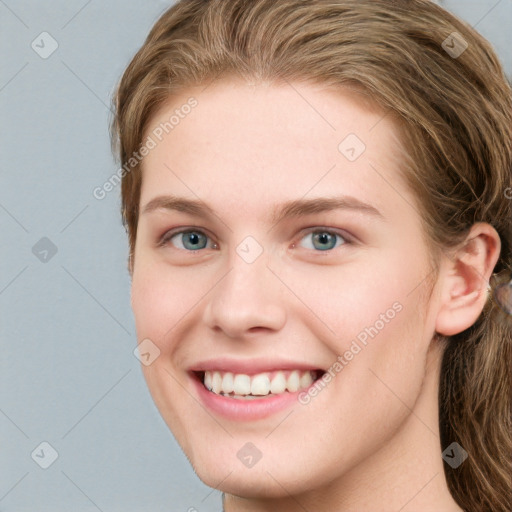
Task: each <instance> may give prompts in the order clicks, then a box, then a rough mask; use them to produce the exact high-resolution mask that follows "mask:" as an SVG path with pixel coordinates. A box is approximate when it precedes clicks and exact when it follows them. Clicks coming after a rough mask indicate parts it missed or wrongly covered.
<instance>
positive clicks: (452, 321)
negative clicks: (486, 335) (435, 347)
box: [436, 223, 501, 336]
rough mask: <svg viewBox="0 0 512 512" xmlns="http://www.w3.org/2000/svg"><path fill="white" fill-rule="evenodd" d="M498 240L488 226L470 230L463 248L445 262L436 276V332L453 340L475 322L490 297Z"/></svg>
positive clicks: (499, 245) (494, 232)
mask: <svg viewBox="0 0 512 512" xmlns="http://www.w3.org/2000/svg"><path fill="white" fill-rule="evenodd" d="M500 249H501V242H500V237H499V235H498V233H497V232H496V230H495V229H494V228H493V227H492V226H491V225H490V224H487V223H477V224H474V225H473V227H472V228H471V230H470V232H469V234H468V236H467V238H466V240H465V242H464V244H462V247H461V248H460V249H459V250H457V251H456V252H455V254H454V255H453V256H452V258H450V259H449V258H448V257H447V258H446V259H445V261H444V264H443V266H442V270H441V273H440V276H439V279H440V285H439V286H440V287H441V292H440V293H441V301H440V307H439V311H438V314H437V318H436V331H437V332H438V333H439V334H442V335H444V336H453V335H455V334H458V333H460V332H462V331H464V330H465V329H467V328H468V327H471V326H472V325H473V324H474V323H475V322H476V321H477V319H478V317H479V316H480V314H481V313H482V310H483V308H484V306H485V302H486V301H487V298H488V294H489V279H490V277H491V274H492V271H493V269H494V267H495V265H496V262H497V261H498V258H499V254H500Z"/></svg>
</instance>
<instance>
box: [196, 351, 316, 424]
mask: <svg viewBox="0 0 512 512" xmlns="http://www.w3.org/2000/svg"><path fill="white" fill-rule="evenodd" d="M278 370H303V371H306V370H320V367H318V366H312V365H309V364H305V363H302V362H297V361H295V362H294V361H289V360H287V361H286V360H281V361H276V360H275V359H274V360H269V359H254V358H253V359H250V360H249V359H247V360H240V359H232V358H218V359H210V360H208V361H203V362H199V363H197V364H195V365H193V366H192V367H190V368H189V374H190V376H191V379H192V381H193V384H194V386H195V388H196V390H197V394H198V395H199V399H200V400H201V402H202V403H203V404H204V405H205V406H206V407H207V408H208V409H209V410H210V411H212V412H214V413H216V414H219V415H221V416H223V417H225V418H227V419H230V420H234V421H254V420H258V419H263V418H267V417H269V416H271V415H273V414H276V413H278V412H280V411H283V410H284V409H286V408H287V407H290V406H292V405H294V404H297V401H298V400H297V399H298V395H299V394H300V393H304V392H306V391H307V390H305V389H303V390H300V391H295V392H293V393H292V392H288V391H287V392H284V393H280V394H279V395H269V396H268V397H265V398H257V399H255V400H242V399H236V398H228V397H225V396H222V395H217V394H215V393H213V392H212V391H209V390H208V389H206V388H205V387H204V384H203V382H202V381H201V376H202V373H203V372H205V371H221V372H232V373H243V374H246V375H255V374H258V373H263V372H272V371H278ZM313 384H314V383H313ZM313 384H312V385H313Z"/></svg>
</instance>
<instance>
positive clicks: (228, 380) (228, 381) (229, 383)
mask: <svg viewBox="0 0 512 512" xmlns="http://www.w3.org/2000/svg"><path fill="white" fill-rule="evenodd" d="M207 373H208V372H207ZM234 389H235V387H234V383H233V374H232V373H231V372H227V373H225V374H224V378H223V379H222V392H223V393H226V394H229V393H231V392H232V391H233V390H234Z"/></svg>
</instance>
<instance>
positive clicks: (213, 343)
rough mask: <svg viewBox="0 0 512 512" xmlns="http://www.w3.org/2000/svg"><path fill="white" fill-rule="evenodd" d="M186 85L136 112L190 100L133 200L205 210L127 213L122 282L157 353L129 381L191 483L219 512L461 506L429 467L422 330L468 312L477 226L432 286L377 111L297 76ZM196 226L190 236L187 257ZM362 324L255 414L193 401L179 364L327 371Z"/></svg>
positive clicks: (478, 252) (490, 241) (432, 390)
mask: <svg viewBox="0 0 512 512" xmlns="http://www.w3.org/2000/svg"><path fill="white" fill-rule="evenodd" d="M203 89H204V88H190V89H187V90H186V91H184V92H183V93H182V94H180V95H179V96H176V97H173V98H172V99H170V101H169V102H168V104H166V105H165V107H164V108H162V109H161V110H160V111H159V112H158V113H157V114H156V115H155V116H154V118H153V119H152V121H151V123H150V126H149V128H148V131H147V134H146V135H151V133H152V129H154V127H157V126H158V125H159V124H160V123H162V122H165V121H166V120H168V119H169V117H170V115H172V113H173V111H174V110H175V109H176V108H179V107H180V105H183V104H185V103H186V102H187V99H188V98H189V97H191V96H193V97H194V98H196V100H197V102H198V103H197V106H196V107H195V108H194V109H193V110H192V111H191V112H190V113H189V114H188V115H186V116H184V117H183V118H182V119H180V121H179V124H177V125H176V126H175V127H174V129H173V130H172V131H170V132H169V133H168V134H167V135H165V137H163V138H162V140H161V141H157V142H158V143H157V145H156V147H155V148H154V149H151V151H150V152H149V154H148V155H147V156H146V157H145V158H144V161H143V185H142V191H141V201H140V208H141V211H142V210H143V209H144V208H145V206H146V205H147V204H148V203H149V202H150V201H151V200H153V199H154V198H156V197H157V196H162V195H171V194H172V195H174V196H179V197H182V198H185V199H190V200H200V202H201V204H206V205H208V206H209V207H210V208H211V210H213V212H214V214H210V215H207V216H204V217H203V216H198V215H196V214H193V213H191V212H184V211H176V210H172V209H166V208H158V209H155V210H153V211H150V212H146V213H141V215H140V218H139V224H138V233H137V242H136V247H135V259H134V269H133V275H132V307H133V311H134V315H135V320H136V328H137V336H138V339H139V341H141V340H143V339H145V338H149V339H150V340H152V342H153V343H154V344H155V345H156V346H157V347H158V349H159V350H160V355H159V357H158V358H157V359H156V360H155V361H154V362H153V363H152V364H151V365H149V366H145V367H143V370H144V375H145V378H146V380H147V383H148V386H149V389H150V391H151V393H152V396H153V398H154V400H155V403H156V405H157V406H158V408H159V410H160V412H161V414H162V416H163V418H164V419H165V421H166V422H167V424H168V425H169V427H170V429H171V430H172V432H173V434H174V436H175V437H176V439H177V440H178V442H179V443H180V445H181V447H182V449H183V451H184V452H185V454H186V456H187V457H188V459H189V460H190V462H191V464H192V466H193V467H194V470H195V471H196V473H197V475H198V476H199V477H200V478H201V480H203V481H204V482H205V483H206V484H207V485H210V486H212V487H216V488H218V489H220V490H222V491H224V492H225V493H226V499H225V510H226V512H241V511H247V512H265V511H273V510H279V511H280V512H288V511H290V512H291V511H294V512H295V511H303V510H307V511H313V510H314V511H315V512H323V511H334V510H336V511H337V512H346V511H358V512H360V511H379V512H391V511H393V512H396V511H399V510H400V511H401V512H413V511H414V512H439V511H446V512H455V511H460V510H461V509H460V508H459V507H458V506H457V504H456V503H455V501H454V500H453V499H452V497H451V495H450V493H449V491H448V488H447V485H446V481H445V477H444V469H443V461H442V458H441V451H442V449H443V448H445V447H441V446H440V440H439V428H438V412H437V393H438V380H439V368H440V361H441V355H442V353H441V347H440V346H439V345H438V343H437V342H436V341H435V340H434V335H435V333H436V331H437V332H439V333H441V334H446V335H450V334H454V333H456V332H460V331H462V330H464V329H465V328H467V327H469V326H470V325H472V324H473V323H474V322H475V320H476V319H477V318H478V315H479V314H480V312H481V310H482V308H483V305H484V303H485V300H486V297H487V290H486V280H488V278H489V276H490V274H491V273H492V269H493V268H494V265H495V263H496V260H497V258H498V254H499V249H500V245H499V237H498V235H497V234H496V232H495V230H494V229H493V228H492V227H491V226H489V225H487V224H477V225H475V226H474V227H473V230H472V232H471V234H470V236H469V237H468V239H471V240H472V241H471V243H470V244H468V246H467V247H465V248H461V250H460V251H459V252H457V253H455V254H450V255H449V256H448V255H443V256H442V257H441V259H440V262H439V273H438V276H437V280H436V282H435V283H433V288H432V289H431V288H430V287H429V283H430V282H429V279H428V277H429V276H431V275H432V266H431V259H430V257H429V252H428V248H427V246H426V244H425V240H424V233H423V228H422V225H421V218H420V215H419V213H418V208H417V204H418V201H417V198H415V197H414V195H413V194H412V192H411V191H410V190H409V189H408V188H407V186H406V184H405V181H404V180H403V178H402V177H401V175H400V173H399V165H400V157H399V151H398V149H399V145H400V143H399V140H398V137H397V130H396V126H395V125H394V123H393V121H392V120H391V119H390V118H389V116H387V117H384V118H383V115H384V113H383V112H381V111H379V110H378V109H369V108H368V106H367V105H366V104H365V103H363V102H361V101H360V99H358V98H357V97H356V96H355V95H354V93H349V92H342V91H333V90H332V89H331V90H329V89H327V88H322V87H319V86H318V85H313V84H309V83H300V84H294V87H291V86H288V85H283V86H276V85H266V84H257V85H254V84H248V83H245V82H242V81H239V80H236V79H225V80H221V81H217V82H214V83H213V84H212V85H210V86H209V87H207V88H206V89H204V90H203ZM298 91H300V94H298ZM305 100H306V101H305ZM349 134H355V136H356V137H357V138H350V139H346V137H347V136H348V135H349ZM344 140H345V142H344V143H343V142H342V141H344ZM360 142H361V143H362V144H364V146H365V148H363V146H362V145H361V144H360ZM340 143H342V145H341V146H340ZM352 149H354V151H352ZM363 149H364V150H363ZM358 153H360V154H358ZM347 156H348V157H349V158H347ZM354 156H356V158H354ZM351 160H352V161H351ZM334 196H344V197H345V207H344V208H338V209H333V210H330V211H322V212H310V213H307V214H305V215H302V216H297V217H288V218H286V219H283V220H281V221H280V222H277V223H276V222H275V219H272V213H273V211H274V209H275V208H279V205H281V204H282V203H284V202H287V201H291V200H296V199H314V198H326V197H327V198H332V197H334ZM347 197H349V199H348V200H347V199H346V198H347ZM354 198H355V199H357V200H358V201H359V202H363V203H365V204H366V205H368V206H369V207H371V208H368V207H365V208H361V207H358V208H354V207H353V206H354V201H353V199H354ZM347 204H349V206H348V207H347V206H346V205H347ZM350 205H351V206H350ZM373 210H376V211H378V213H375V211H373ZM187 229H188V233H181V234H178V231H180V230H181V231H186V230H187ZM171 230H173V231H172V232H171V233H169V232H170V231H171ZM191 232H192V233H195V235H193V236H192V237H191ZM315 232H317V233H318V232H320V233H324V234H323V235H321V236H323V238H321V239H315V238H314V236H313V233H315ZM326 232H327V234H326ZM166 233H167V234H168V236H167V238H166V239H165V242H164V243H163V244H162V245H158V242H159V241H161V239H162V236H163V235H164V234H166ZM198 233H200V235H199V236H200V240H202V241H204V244H203V245H201V246H200V247H199V248H195V247H197V246H194V247H192V248H191V243H190V242H191V241H192V240H194V241H195V242H197V241H198V237H197V234H198ZM201 234H202V235H204V236H202V237H201ZM248 236H250V237H252V239H254V240H255V241H256V242H257V245H258V246H259V247H261V249H262V251H263V252H262V253H261V254H260V255H259V256H258V257H257V258H256V259H255V260H254V261H252V262H251V263H248V262H247V261H246V260H244V258H242V257H241V256H240V254H239V253H238V252H237V247H238V246H239V245H240V243H241V242H242V241H244V240H246V237H248ZM194 237H195V238H194ZM326 242H329V243H330V242H332V244H331V245H327V247H328V249H326ZM251 243H252V242H251ZM245 247H246V248H247V247H249V246H245ZM251 247H252V248H251ZM255 247H257V246H256V245H254V246H250V247H249V250H251V251H253V250H256V249H255ZM475 276H476V277H475ZM430 292H432V293H430ZM393 305H395V310H394V314H393V315H392V314H391V313H390V312H389V311H390V309H393ZM398 309H400V311H398ZM382 315H384V317H385V318H383V317H382ZM391 316H392V318H390V317H391ZM379 321H380V323H378V322H379ZM381 324H382V325H383V326H382V328H381ZM371 326H373V327H374V329H376V330H377V331H378V333H377V334H376V335H375V336H373V337H368V339H367V343H366V345H362V344H361V343H359V345H360V350H359V351H358V352H357V353H356V354H355V355H353V356H352V357H351V358H350V360H349V359H348V357H350V356H349V355H348V357H345V359H344V360H345V361H346V364H345V365H343V368H342V370H340V371H338V372H336V376H335V377H334V378H332V380H331V381H330V382H329V383H328V385H326V386H325V387H324V388H323V389H322V390H321V391H320V392H319V393H318V394H317V395H315V396H314V397H310V398H311V399H310V400H309V402H308V403H306V404H303V403H299V402H298V401H297V402H296V403H293V404H292V405H291V406H289V407H287V408H286V409H285V410H282V411H280V412H279V413H276V414H272V415H270V416H269V417H265V418H261V419H256V420H253V421H237V420H233V419H229V418H226V417H224V416H223V415H221V414H218V413H216V412H214V411H211V410H209V409H208V407H205V406H204V404H203V403H202V402H201V399H200V397H199V396H198V393H197V389H196V386H195V385H194V383H193V382H192V378H191V375H190V372H189V370H190V368H192V367H193V366H194V365H196V364H197V363H198V362H199V361H204V360H205V359H209V358H211V359H213V358H219V357H230V358H234V359H236V360H243V361H250V360H253V359H258V358H265V359H266V360H279V361H281V360H287V361H289V360H292V361H295V362H297V363H308V364H312V365H314V366H315V367H317V368H320V369H324V370H327V369H328V368H330V367H332V366H333V364H334V363H335V361H336V360H337V358H338V356H340V355H343V354H347V351H349V352H350V349H351V347H352V348H353V347H354V345H352V343H353V341H354V340H357V339H358V338H357V336H358V335H360V334H361V333H362V332H367V331H365V328H369V327H371ZM363 337H364V336H363ZM248 442H250V443H252V444H253V445H254V446H256V447H257V449H258V451H259V452H260V453H261V459H260V460H259V461H258V462H257V464H255V465H253V466H252V467H246V466H245V465H244V464H243V463H242V462H241V460H240V459H239V457H237V454H238V452H239V450H240V449H241V448H242V447H243V446H244V445H246V443H248Z"/></svg>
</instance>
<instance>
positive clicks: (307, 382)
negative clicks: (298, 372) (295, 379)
mask: <svg viewBox="0 0 512 512" xmlns="http://www.w3.org/2000/svg"><path fill="white" fill-rule="evenodd" d="M311 384H313V377H312V376H311V372H306V373H304V374H303V375H302V377H301V378H300V386H299V387H300V388H301V389H306V388H309V386H311Z"/></svg>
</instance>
